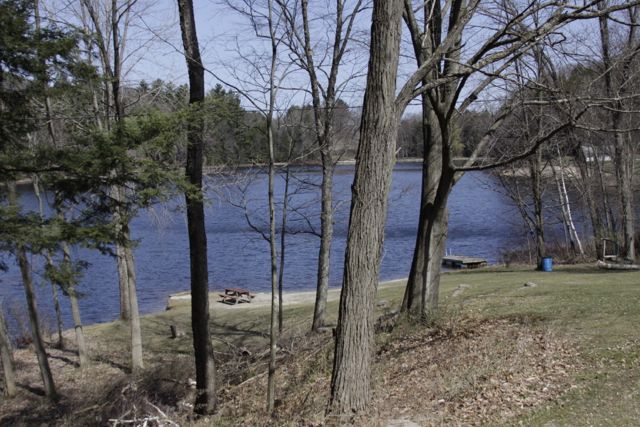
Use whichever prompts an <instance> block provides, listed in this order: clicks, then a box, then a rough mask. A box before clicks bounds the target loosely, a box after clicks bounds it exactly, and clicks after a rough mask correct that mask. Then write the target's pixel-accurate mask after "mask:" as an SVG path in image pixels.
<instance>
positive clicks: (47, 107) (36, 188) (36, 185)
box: [33, 0, 64, 349]
mask: <svg viewBox="0 0 640 427" xmlns="http://www.w3.org/2000/svg"><path fill="white" fill-rule="evenodd" d="M33 9H34V15H35V16H34V18H35V25H36V31H40V29H41V19H40V1H39V0H35V1H34V4H33ZM40 64H41V65H42V67H43V69H44V70H45V73H44V78H43V80H42V88H43V92H44V94H45V95H44V112H45V118H46V120H47V132H48V133H49V138H50V139H51V143H52V144H53V145H54V146H55V145H56V144H57V136H56V131H55V127H54V125H53V117H52V114H51V99H50V98H49V93H48V89H49V78H48V71H47V64H46V62H45V61H44V60H42V61H40ZM33 192H34V194H35V196H36V199H37V200H38V210H39V213H40V218H41V219H43V220H44V202H43V200H42V194H41V191H40V180H39V177H38V175H37V174H34V175H33ZM46 258H47V265H49V266H52V265H53V261H52V259H51V253H50V252H47V255H46ZM51 295H52V298H53V307H54V310H55V313H56V326H57V327H58V347H59V348H60V349H64V339H63V338H62V314H61V312H60V301H59V299H58V289H57V287H56V285H55V283H53V282H51Z"/></svg>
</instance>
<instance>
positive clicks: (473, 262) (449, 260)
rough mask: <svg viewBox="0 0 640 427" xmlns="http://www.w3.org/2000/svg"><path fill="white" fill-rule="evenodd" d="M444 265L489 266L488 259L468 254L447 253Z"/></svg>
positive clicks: (443, 261) (460, 266) (462, 266)
mask: <svg viewBox="0 0 640 427" xmlns="http://www.w3.org/2000/svg"><path fill="white" fill-rule="evenodd" d="M442 265H443V266H445V267H449V268H480V267H486V266H487V260H486V259H483V258H473V257H468V256H457V255H446V256H445V257H443V258H442Z"/></svg>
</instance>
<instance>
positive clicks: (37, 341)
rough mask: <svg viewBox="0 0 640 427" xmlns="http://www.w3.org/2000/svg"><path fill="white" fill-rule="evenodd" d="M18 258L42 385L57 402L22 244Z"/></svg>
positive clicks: (12, 195)
mask: <svg viewBox="0 0 640 427" xmlns="http://www.w3.org/2000/svg"><path fill="white" fill-rule="evenodd" d="M17 203H18V201H17V193H16V185H15V183H13V182H12V183H10V184H9V204H10V205H11V206H17ZM16 257H17V258H18V264H19V266H20V273H21V275H22V282H23V284H24V292H25V296H26V300H27V309H28V312H29V325H30V326H31V336H32V339H33V346H34V349H35V351H36V356H37V358H38V366H39V367H40V376H41V377H42V383H43V385H44V393H45V395H46V396H47V397H48V398H49V400H51V401H54V402H55V401H57V400H58V394H57V392H56V386H55V383H54V382H53V376H52V375H51V369H50V367H49V360H48V359H47V351H46V350H45V347H44V341H43V340H42V334H41V332H40V320H39V319H38V308H37V306H36V296H35V292H34V288H33V279H32V276H31V266H30V265H29V260H28V259H27V251H26V249H25V247H24V245H23V244H22V243H18V245H17V247H16Z"/></svg>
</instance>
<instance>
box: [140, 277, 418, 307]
mask: <svg viewBox="0 0 640 427" xmlns="http://www.w3.org/2000/svg"><path fill="white" fill-rule="evenodd" d="M406 281H407V278H406V277H405V278H401V279H394V280H386V281H384V282H379V283H378V288H381V287H389V286H398V285H401V284H403V283H406ZM341 290H342V288H329V292H328V294H327V301H335V300H337V299H339V298H340V291H341ZM222 292H224V289H219V290H213V291H210V292H209V307H210V309H211V308H213V307H215V309H218V308H222V309H224V310H238V309H243V308H257V307H268V306H269V305H270V304H271V292H256V293H253V295H255V297H254V298H253V299H252V300H251V302H250V303H240V304H224V303H222V302H220V296H219V295H218V294H219V293H222ZM315 297H316V291H284V292H282V305H283V306H288V305H296V304H313V303H314V301H315ZM190 301H191V291H182V292H176V293H174V294H170V295H169V296H168V297H167V305H166V308H165V311H167V310H173V309H175V308H177V307H180V306H184V305H187V304H189V302H190ZM149 314H151V315H153V314H155V313H149Z"/></svg>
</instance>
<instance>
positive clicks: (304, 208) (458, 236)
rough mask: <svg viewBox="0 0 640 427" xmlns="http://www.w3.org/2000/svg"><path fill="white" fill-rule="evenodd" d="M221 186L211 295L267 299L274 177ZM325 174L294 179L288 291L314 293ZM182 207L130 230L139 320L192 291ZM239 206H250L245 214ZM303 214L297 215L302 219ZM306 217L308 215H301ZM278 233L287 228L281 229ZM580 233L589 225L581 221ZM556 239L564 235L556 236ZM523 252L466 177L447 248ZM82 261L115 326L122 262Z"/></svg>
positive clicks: (522, 235) (409, 241)
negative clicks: (239, 292)
mask: <svg viewBox="0 0 640 427" xmlns="http://www.w3.org/2000/svg"><path fill="white" fill-rule="evenodd" d="M246 172H247V173H246V174H244V173H238V174H235V175H226V176H215V177H209V178H208V179H207V187H208V190H207V196H208V204H207V206H206V212H205V213H206V224H207V238H208V247H209V252H208V256H209V269H210V274H209V277H210V288H211V289H212V290H213V289H220V288H224V287H226V286H234V287H243V288H248V289H251V290H252V291H255V292H259V291H267V290H269V289H270V284H269V274H270V271H269V269H270V263H269V246H268V243H267V242H266V241H265V240H264V239H263V238H262V237H261V235H260V233H259V232H256V231H255V230H254V229H253V228H252V227H250V226H249V224H248V223H247V218H246V216H245V213H247V215H248V216H249V219H250V220H251V223H252V224H253V225H254V226H255V227H257V228H258V229H259V230H262V231H263V232H267V231H268V229H267V220H266V213H267V211H266V208H267V199H266V188H267V177H266V174H264V173H263V172H262V171H259V170H255V169H251V170H247V171H246ZM352 181H353V167H352V166H340V167H339V168H338V170H337V173H336V177H335V185H334V188H335V189H334V197H335V202H336V205H337V206H336V214H335V234H334V242H333V247H332V256H331V268H332V269H331V285H332V286H339V285H340V282H341V278H342V263H343V257H344V248H345V239H346V234H347V225H348V213H349V198H350V187H351V183H352ZM319 182H320V171H319V169H317V168H298V169H296V170H295V174H294V178H293V179H292V184H291V186H292V187H293V189H294V190H295V191H294V194H292V196H291V198H290V205H291V207H292V209H293V212H290V213H289V226H288V229H289V230H290V231H291V233H290V234H287V237H286V239H287V249H286V266H285V289H286V290H311V289H314V288H315V278H316V266H317V261H316V260H317V252H318V245H319V239H318V237H317V236H315V235H314V234H313V233H310V232H309V231H310V226H311V227H313V228H315V229H317V230H319V218H318V212H319V207H318V205H319V203H318V202H317V197H318V194H319V189H318V188H317V184H318V183H319ZM420 182H421V165H419V164H399V165H398V166H397V167H396V168H395V170H394V173H393V184H392V191H391V194H390V200H389V211H388V217H387V218H388V219H387V226H386V233H385V235H386V237H385V245H384V254H383V259H382V265H381V280H389V279H396V278H402V277H406V276H407V275H408V272H409V268H410V265H411V257H412V252H413V247H414V244H415V234H416V229H417V221H418V207H419V201H420ZM283 183H284V181H283V179H282V178H281V177H280V178H279V179H278V183H277V188H276V196H277V198H278V199H281V198H282V193H283V189H284V184H283ZM21 197H22V199H21V200H22V203H23V204H24V205H25V206H32V207H33V206H35V198H34V195H33V193H32V192H31V191H30V189H29V187H24V188H22V191H21ZM182 200H183V199H182V197H176V199H175V200H173V201H171V202H169V203H166V204H163V205H156V206H154V207H153V208H151V209H146V210H142V211H140V213H139V214H138V216H137V217H136V218H135V219H134V220H133V222H132V224H131V230H132V235H133V237H134V238H135V239H137V240H138V242H139V243H138V246H137V247H136V248H135V259H136V272H137V278H138V299H139V304H140V310H141V312H142V313H150V312H153V311H158V310H163V309H164V307H165V305H166V301H167V297H168V296H169V294H171V293H175V292H178V291H183V290H188V289H189V250H188V241H187V226H186V216H185V213H184V210H183V208H182ZM242 206H246V208H243V207H242ZM296 212H297V213H296ZM300 213H304V215H302V214H300ZM278 223H280V220H278ZM578 223H579V224H581V223H582V221H581V220H580V218H578ZM554 229H555V231H556V233H555V234H556V236H559V227H557V226H556V227H553V226H551V233H549V234H550V235H551V238H552V239H553V234H554V233H553V230H554ZM524 242H526V232H525V230H524V227H523V226H522V221H521V219H520V217H519V216H518V213H517V211H516V210H515V208H514V207H513V205H512V204H511V202H510V201H509V199H508V198H507V197H506V196H504V195H503V194H501V193H500V191H499V184H498V182H497V180H496V179H495V178H493V177H492V176H491V175H489V174H486V173H483V172H474V173H468V174H466V175H465V176H464V177H463V178H462V179H461V180H460V182H459V183H458V184H457V185H456V186H455V188H454V190H453V193H452V195H451V197H450V199H449V238H448V241H447V249H448V250H449V251H452V252H453V253H455V254H458V255H468V256H479V257H484V258H487V259H488V260H489V262H491V263H496V262H499V261H500V260H501V253H502V251H503V250H505V249H510V248H514V247H516V246H519V245H521V244H523V243H524ZM74 255H75V257H76V258H81V259H83V260H86V261H88V262H89V263H90V266H89V267H88V269H87V270H86V272H85V275H84V279H83V280H82V283H81V284H80V287H79V289H80V291H81V292H83V293H84V294H85V296H84V297H83V298H82V299H81V309H82V316H83V321H84V323H86V324H90V323H96V322H103V321H110V320H113V319H115V318H116V317H117V315H118V312H119V309H118V303H119V297H118V285H117V273H116V265H115V260H114V259H113V258H111V257H109V256H107V255H101V254H99V253H98V252H96V251H89V250H86V249H77V248H76V249H74ZM7 263H8V264H9V267H10V269H9V271H8V272H7V273H0V278H1V279H0V298H2V304H3V306H4V307H5V310H8V311H9V315H10V316H9V317H11V313H12V311H15V310H18V311H20V310H22V311H24V309H23V307H24V290H23V287H22V283H21V280H20V275H19V271H18V268H17V266H16V265H15V261H14V260H13V259H7ZM32 263H33V271H34V277H35V279H36V281H37V282H38V295H37V297H38V304H39V306H40V307H41V311H42V313H43V317H44V318H45V322H47V321H48V322H50V321H51V319H52V318H53V315H52V314H51V313H52V307H51V305H52V304H51V296H50V295H51V291H50V288H49V287H48V285H46V284H45V283H44V280H43V279H42V277H41V275H40V271H41V266H42V259H41V257H35V256H34V257H33V259H32ZM63 311H64V318H65V323H66V326H67V327H69V326H71V321H70V317H71V316H70V310H69V307H68V304H67V302H66V300H65V299H64V298H63Z"/></svg>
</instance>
